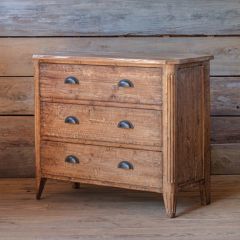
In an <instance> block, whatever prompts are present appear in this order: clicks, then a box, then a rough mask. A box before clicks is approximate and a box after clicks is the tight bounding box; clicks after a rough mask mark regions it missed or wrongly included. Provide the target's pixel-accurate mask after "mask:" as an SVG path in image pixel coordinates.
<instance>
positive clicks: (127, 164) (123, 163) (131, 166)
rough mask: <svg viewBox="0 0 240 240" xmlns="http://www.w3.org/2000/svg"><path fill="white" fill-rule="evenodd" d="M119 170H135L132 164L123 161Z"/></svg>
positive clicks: (119, 165)
mask: <svg viewBox="0 0 240 240" xmlns="http://www.w3.org/2000/svg"><path fill="white" fill-rule="evenodd" d="M118 168H121V169H127V170H130V169H133V165H132V164H131V163H130V162H127V161H122V162H120V163H119V164H118Z"/></svg>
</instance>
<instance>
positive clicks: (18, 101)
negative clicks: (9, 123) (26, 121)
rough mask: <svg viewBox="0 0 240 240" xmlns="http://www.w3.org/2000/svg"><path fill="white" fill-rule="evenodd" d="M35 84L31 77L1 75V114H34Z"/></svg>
mask: <svg viewBox="0 0 240 240" xmlns="http://www.w3.org/2000/svg"><path fill="white" fill-rule="evenodd" d="M33 86H34V84H33V79H32V78H31V77H0V114H1V115H8V114H10V115H24V114H26V115H28V114H33V108H34V106H33V105H34V101H33V93H34V91H33V88H34V87H33Z"/></svg>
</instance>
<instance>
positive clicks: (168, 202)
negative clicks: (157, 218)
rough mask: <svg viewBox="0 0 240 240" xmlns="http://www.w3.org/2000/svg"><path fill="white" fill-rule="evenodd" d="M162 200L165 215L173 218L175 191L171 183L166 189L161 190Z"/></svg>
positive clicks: (175, 200)
mask: <svg viewBox="0 0 240 240" xmlns="http://www.w3.org/2000/svg"><path fill="white" fill-rule="evenodd" d="M163 200H164V205H165V209H166V213H167V216H168V217H170V218H174V217H175V216H176V205H177V199H176V191H175V186H174V185H173V184H169V185H168V187H167V189H165V190H164V192H163Z"/></svg>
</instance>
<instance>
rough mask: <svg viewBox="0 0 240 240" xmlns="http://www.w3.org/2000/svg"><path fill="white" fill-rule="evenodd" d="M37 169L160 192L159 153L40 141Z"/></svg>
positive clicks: (160, 166)
mask: <svg viewBox="0 0 240 240" xmlns="http://www.w3.org/2000/svg"><path fill="white" fill-rule="evenodd" d="M41 170H42V173H43V174H45V175H47V174H49V175H54V176H58V177H59V178H61V176H62V177H68V178H73V179H79V180H81V179H82V180H84V179H85V180H87V182H89V183H91V181H93V183H97V184H100V185H109V186H111V185H112V186H119V187H126V188H134V186H136V189H143V190H144V189H146V190H153V189H154V188H157V189H155V190H156V191H160V190H161V189H162V153H161V152H153V151H145V150H134V149H124V148H113V147H103V146H92V145H81V144H71V143H60V142H50V141H43V142H42V144H41ZM83 182H84V181H83ZM111 183H112V184H111Z"/></svg>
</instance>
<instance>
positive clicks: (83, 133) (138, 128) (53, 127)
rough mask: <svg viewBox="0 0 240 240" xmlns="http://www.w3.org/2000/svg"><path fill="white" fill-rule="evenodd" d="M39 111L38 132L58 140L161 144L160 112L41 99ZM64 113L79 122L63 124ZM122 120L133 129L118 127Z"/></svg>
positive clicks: (158, 145) (146, 144)
mask: <svg viewBox="0 0 240 240" xmlns="http://www.w3.org/2000/svg"><path fill="white" fill-rule="evenodd" d="M41 114H42V117H41V135H42V136H49V137H51V136H52V137H57V138H59V140H61V141H62V140H63V138H65V140H67V139H71V138H73V139H76V140H77V139H80V140H81V139H82V140H93V141H99V142H101V141H103V142H115V143H120V144H121V143H122V144H134V145H145V146H157V147H160V146H161V144H162V140H161V111H154V110H140V109H131V111H129V110H128V109H126V108H113V107H99V106H87V105H70V104H60V103H59V104H58V103H56V104H55V103H47V102H42V103H41ZM68 116H74V117H76V118H77V119H78V120H79V124H76V125H73V124H66V123H65V122H64V121H65V119H66V117H68ZM122 120H128V121H130V122H131V123H132V124H133V126H134V128H133V129H121V128H118V123H119V122H120V121H122Z"/></svg>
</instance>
